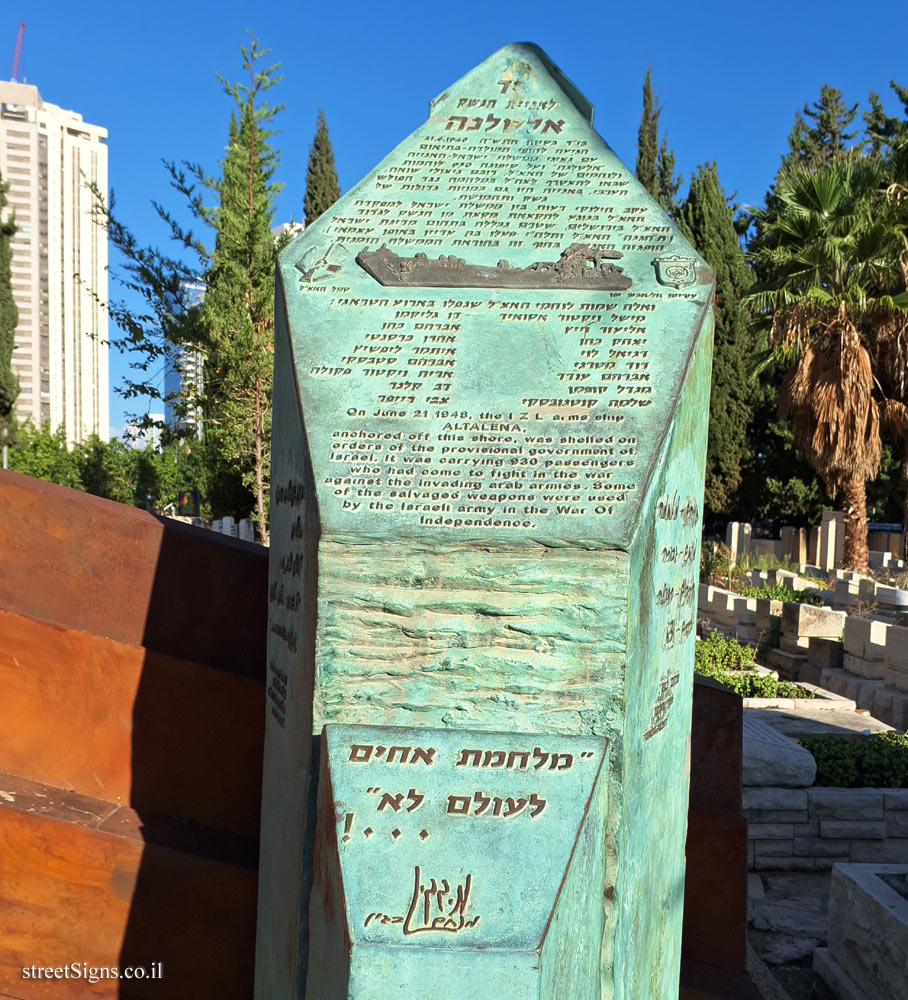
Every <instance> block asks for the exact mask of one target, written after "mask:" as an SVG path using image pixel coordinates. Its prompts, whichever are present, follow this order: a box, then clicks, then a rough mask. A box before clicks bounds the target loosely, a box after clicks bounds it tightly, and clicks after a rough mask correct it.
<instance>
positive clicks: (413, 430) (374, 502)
mask: <svg viewBox="0 0 908 1000" xmlns="http://www.w3.org/2000/svg"><path fill="white" fill-rule="evenodd" d="M380 100H381V96H380V94H376V104H377V105H380ZM592 121H593V109H592V107H591V106H590V104H589V102H587V101H586V99H585V98H584V97H583V96H582V94H580V92H579V91H578V90H577V88H576V87H574V86H573V84H571V83H570V81H569V80H568V79H567V78H566V77H565V76H564V75H563V74H562V73H561V71H560V70H559V69H558V68H557V67H556V66H555V65H554V64H553V63H552V62H551V61H550V60H549V59H548V57H547V56H546V55H545V54H544V53H543V52H542V51H541V50H540V49H538V48H537V47H536V46H533V45H527V44H523V45H512V46H508V47H506V48H504V49H502V50H500V51H499V52H497V53H495V54H494V55H492V56H491V57H490V58H488V59H487V60H486V61H485V62H483V63H482V64H481V65H480V66H478V67H477V68H476V69H474V70H473V71H472V72H470V73H468V74H467V75H466V76H465V77H463V78H462V79H461V80H459V81H458V82H456V83H454V84H452V85H451V86H450V87H449V88H448V90H446V91H445V92H444V93H443V94H441V95H440V96H439V97H437V98H436V99H435V100H434V101H433V102H432V103H431V105H430V110H429V117H428V120H427V121H426V122H425V123H424V124H423V125H422V126H420V127H419V128H418V129H417V130H416V131H415V132H414V133H413V134H412V135H411V136H410V137H409V138H407V139H406V140H405V141H404V142H403V143H402V144H401V145H400V146H399V147H398V148H397V149H396V150H394V151H393V152H392V153H390V154H389V155H388V157H387V158H386V159H385V160H384V161H383V162H382V163H380V164H379V165H378V166H377V167H376V168H375V170H373V171H372V173H370V174H369V175H368V176H367V177H366V178H365V179H364V180H362V181H361V182H360V183H359V184H358V185H357V186H356V187H354V188H353V189H352V190H351V191H349V192H348V193H347V194H346V195H345V196H344V197H343V198H342V199H341V200H340V201H339V202H338V203H337V204H335V205H334V206H333V207H332V208H331V209H330V210H329V211H328V212H326V213H325V214H324V215H323V216H321V217H320V218H319V219H318V220H317V221H316V222H315V223H314V224H313V225H312V226H310V227H309V228H307V229H306V231H305V232H304V233H303V234H301V235H300V236H299V237H298V238H297V239H296V240H295V241H294V242H293V243H292V244H291V245H290V246H289V247H288V248H287V249H286V250H285V251H284V253H283V255H282V257H281V260H280V265H279V268H278V274H277V295H276V330H275V412H274V420H273V428H274V431H273V451H272V499H271V526H272V548H271V569H270V608H271V614H270V623H269V628H270V634H269V662H268V699H269V701H268V712H269V715H268V722H267V729H266V743H265V766H264V786H263V803H262V848H261V861H260V888H259V916H258V936H257V961H256V998H257V1000H297V998H300V997H303V996H306V997H312V998H316V997H317V998H320V1000H321V998H326V1000H327V998H334V997H345V998H349V1000H372V998H377V997H380V996H381V997H385V996H390V995H393V996H400V997H407V998H408V1000H421V998H422V997H427V998H428V997H430V996H431V997H433V998H441V997H443V998H448V997H450V998H451V1000H455V998H456V1000H472V998H474V997H479V996H480V995H482V996H483V997H484V996H485V995H491V996H496V997H499V998H501V1000H504V998H508V1000H510V998H514V1000H517V998H520V1000H522V998H524V997H534V998H535V997H539V998H543V997H545V998H547V1000H554V998H558V1000H566V998H568V997H570V998H572V1000H574V998H586V997H593V996H595V997H601V998H603V1000H639V998H641V997H646V998H647V1000H675V998H676V997H677V995H678V976H679V960H680V938H681V908H682V897H683V886H684V842H685V833H686V815H687V790H688V760H689V734H690V713H691V687H692V670H693V642H694V623H695V612H696V603H695V588H696V581H697V574H698V565H699V548H700V531H701V513H702V511H701V508H702V496H703V471H704V458H705V446H706V429H707V416H708V409H709V378H710V366H711V356H712V298H713V287H714V280H713V275H712V273H711V272H710V271H709V269H708V268H707V267H706V266H705V265H704V264H703V262H702V261H701V260H700V259H699V257H698V256H697V255H696V253H695V252H694V250H693V249H692V248H691V247H690V245H689V244H688V243H687V242H686V241H685V240H684V238H683V237H682V236H681V234H680V233H679V232H678V230H677V229H676V228H675V227H674V226H673V225H672V223H671V221H670V220H669V219H668V218H667V217H666V215H665V214H664V212H662V210H661V209H660V208H659V206H658V205H657V204H656V203H655V202H654V201H653V200H652V199H651V198H650V196H649V195H648V194H647V193H646V192H645V191H644V190H643V189H642V187H641V186H640V185H639V184H638V183H637V182H636V180H635V179H634V178H633V176H632V175H631V174H630V173H629V172H628V171H627V170H626V168H625V167H624V166H623V165H622V164H621V163H620V162H619V161H618V159H617V158H616V157H615V155H614V153H612V151H611V150H610V149H609V147H608V146H607V145H606V143H605V142H604V141H603V140H602V139H601V138H600V136H599V135H598V134H597V133H596V131H594V129H593V127H592ZM360 727H363V728H360ZM319 748H320V750H319ZM379 749H380V750H381V752H379ZM430 749H431V750H434V751H435V753H434V754H432V755H429V754H428V751H429V750H430ZM417 750H419V751H422V752H421V753H419V754H417ZM313 751H316V752H315V753H314V752H313ZM404 751H406V759H404V756H405V755H404ZM536 751H538V752H539V754H540V755H543V754H546V755H549V756H547V757H546V758H545V761H546V763H544V764H543V765H542V766H540V767H539V768H538V769H537V768H536V764H537V763H539V762H540V761H541V760H543V758H542V757H541V756H539V757H534V754H535V753H536ZM527 753H528V754H529V756H530V759H529V763H528V766H527V767H524V766H523V757H522V756H520V755H521V754H527ZM584 754H591V755H592V756H591V757H584V756H583V755H584ZM367 755H368V756H367ZM462 755H467V756H466V757H465V759H464V762H463V763H460V764H459V763H458V761H460V759H461V756H462ZM427 756H431V758H432V760H431V763H428V762H427V761H426V759H425V758H426V757H427ZM568 757H569V758H570V759H571V767H570V768H568V767H565V768H560V767H559V766H557V763H556V765H555V766H554V769H553V766H552V764H551V761H552V760H555V761H557V762H558V763H560V762H561V761H562V760H566V759H567V758H568ZM594 772H595V773H594ZM316 788H317V796H318V810H317V819H316V810H315V808H314V803H315V797H316ZM386 795H387V796H388V797H389V798H388V799H387V800H386V799H385V798H383V797H384V796H386ZM533 795H535V796H536V798H535V799H533V800H532V805H531V796H533ZM477 796H478V797H477ZM452 800H453V801H454V803H455V807H454V808H455V811H454V812H451V811H449V806H450V802H451V801H452ZM524 800H525V802H524ZM543 800H544V801H545V803H546V806H545V809H544V810H542V811H539V812H538V813H534V812H533V810H534V809H538V803H539V802H541V801H543ZM382 803H386V804H385V805H384V808H379V807H380V806H381V805H382ZM417 803H418V804H417ZM395 806H396V808H395ZM457 809H461V810H463V812H462V814H461V813H459V812H457V811H456V810H457ZM480 809H481V811H480ZM600 819H601V822H600ZM367 829H369V830H371V831H372V832H371V833H370V834H368V835H367V833H366V830H367ZM395 831H396V832H397V835H395ZM423 831H425V832H426V833H427V836H426V837H425V838H424V839H420V838H421V834H422V832H423ZM467 876H470V878H469V884H468V881H467ZM556 876H557V877H556ZM556 884H557V885H560V886H561V888H560V890H555V889H554V888H553V887H554V886H556ZM417 918H418V919H419V920H421V921H422V923H421V924H419V926H420V927H422V929H421V930H417V931H416V932H415V933H412V931H413V930H414V929H415V928H416V927H417V923H414V921H416V920H417ZM476 918H479V919H478V921H477V920H476ZM436 921H438V923H436ZM448 921H453V924H452V925H450V926H449V925H448V923H447V922H448ZM461 921H463V923H462V925H461ZM471 921H476V922H472V923H471ZM455 927H456V930H455ZM540 928H543V930H542V931H540ZM594 939H595V946H594V945H593V941H594ZM571 940H573V941H575V942H577V946H576V947H575V948H573V949H572V948H571V947H568V946H566V945H565V942H569V941H571ZM591 949H592V952H594V954H595V960H590V956H591ZM453 969H456V970H457V973H456V975H455V974H454V973H453V972H452V970H453Z"/></svg>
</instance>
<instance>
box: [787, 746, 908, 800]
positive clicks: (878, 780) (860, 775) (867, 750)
mask: <svg viewBox="0 0 908 1000" xmlns="http://www.w3.org/2000/svg"><path fill="white" fill-rule="evenodd" d="M800 744H801V746H802V747H804V748H805V749H807V750H809V751H810V752H811V753H812V754H813V757H814V760H815V761H816V762H817V777H816V784H818V785H831V786H834V787H837V788H903V787H906V786H908V735H901V736H900V735H899V734H898V733H874V734H873V735H872V736H864V737H862V739H861V740H860V742H858V743H852V742H851V741H849V740H844V739H842V738H841V737H839V736H814V737H810V738H809V739H803V740H800Z"/></svg>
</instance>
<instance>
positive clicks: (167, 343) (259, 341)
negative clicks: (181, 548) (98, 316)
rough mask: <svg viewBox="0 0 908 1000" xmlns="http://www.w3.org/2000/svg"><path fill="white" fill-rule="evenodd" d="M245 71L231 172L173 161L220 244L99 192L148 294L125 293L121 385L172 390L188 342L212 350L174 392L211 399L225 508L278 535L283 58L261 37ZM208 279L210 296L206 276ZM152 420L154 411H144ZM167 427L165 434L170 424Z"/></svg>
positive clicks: (206, 438)
mask: <svg viewBox="0 0 908 1000" xmlns="http://www.w3.org/2000/svg"><path fill="white" fill-rule="evenodd" d="M240 51H241V54H242V67H243V70H244V73H245V74H246V81H245V82H243V83H230V82H228V81H227V80H225V79H224V78H223V77H219V78H218V79H219V80H220V82H221V85H222V87H223V89H224V92H225V93H226V94H227V95H228V96H229V97H230V98H231V100H232V102H233V112H232V115H231V119H230V124H229V128H228V137H227V139H228V141H227V147H226V152H225V154H224V157H223V159H222V160H221V163H220V172H219V174H217V175H209V174H208V173H206V171H205V170H204V169H203V168H202V166H201V165H199V164H197V163H189V162H186V161H183V162H182V163H180V164H177V163H174V162H168V161H165V166H166V168H167V171H168V173H169V175H170V182H171V185H172V187H173V188H174V189H175V190H176V191H177V192H178V193H179V194H180V195H181V196H182V199H183V203H184V206H185V208H186V209H187V210H188V212H189V214H190V215H191V216H192V217H193V218H194V219H195V220H196V221H197V222H199V223H201V224H202V225H203V227H204V228H205V229H206V230H207V232H208V233H209V234H210V238H211V241H212V243H213V246H211V247H210V248H209V246H208V245H206V243H205V242H204V240H203V239H201V238H200V237H198V236H197V235H196V234H195V233H194V232H193V231H192V230H191V229H189V228H186V227H184V226H183V225H182V224H181V223H180V222H179V221H178V219H177V217H176V215H175V214H173V213H172V212H170V211H169V210H168V209H166V208H164V207H163V206H162V205H161V204H159V203H157V202H154V203H153V204H154V207H155V209H156V210H157V212H158V215H159V216H160V218H161V219H162V220H163V222H164V223H165V226H166V227H167V230H168V232H169V235H170V237H171V241H172V244H171V245H172V247H173V248H174V249H173V252H172V253H167V252H165V251H162V250H160V249H159V248H157V247H153V246H142V245H140V244H139V243H138V241H137V240H136V239H135V237H134V236H133V234H132V233H131V231H130V230H129V228H128V226H126V225H125V224H124V223H123V222H122V221H121V220H120V219H119V218H118V217H117V215H116V212H115V203H114V200H113V197H112V196H111V199H110V203H109V204H105V201H104V199H103V197H102V193H101V192H96V194H97V195H98V199H97V203H98V212H99V214H100V216H101V218H102V220H103V222H104V223H105V225H106V227H107V231H108V235H109V238H110V241H111V243H112V244H113V245H114V247H115V249H116V250H118V251H119V255H120V265H119V268H118V270H117V272H115V277H116V278H117V279H118V280H119V281H120V284H121V285H122V286H123V287H124V288H125V289H126V290H127V291H128V292H130V293H132V296H133V298H134V297H135V296H138V298H139V300H140V302H141V303H142V306H141V308H139V309H136V308H135V307H134V306H133V305H132V304H131V303H124V302H113V303H111V307H110V315H111V317H112V319H113V320H114V322H115V323H116V325H117V327H118V328H119V330H120V334H119V336H117V337H115V338H113V340H112V342H113V343H114V346H116V347H118V348H119V349H121V350H123V351H125V352H127V353H128V354H129V355H130V357H131V359H132V360H131V361H130V366H131V369H130V375H129V377H128V378H127V379H126V380H125V381H124V384H123V385H122V386H120V387H119V388H118V390H117V391H118V392H120V394H121V395H123V396H124V397H125V398H127V399H131V398H139V397H150V398H151V399H161V400H163V393H162V390H161V381H162V376H163V373H164V370H165V369H166V368H167V367H168V366H174V365H178V364H180V358H181V354H182V353H183V352H185V351H191V350H198V351H200V352H201V353H202V355H203V357H204V359H205V378H204V385H203V386H193V385H190V386H188V387H187V390H186V392H185V393H184V396H183V398H181V399H178V400H169V401H168V402H170V403H171V404H176V409H177V411H178V412H179V411H180V410H181V409H182V410H183V411H184V412H186V411H190V410H193V411H195V410H198V409H199V408H201V411H202V414H203V431H202V434H203V442H202V446H201V447H200V446H199V445H198V444H197V443H196V444H194V445H193V446H192V450H193V453H195V454H201V455H202V456H204V459H205V461H206V462H207V463H208V466H209V468H208V469H207V472H206V476H205V478H206V480H207V484H208V485H207V489H208V490H209V491H210V492H209V493H208V494H207V496H209V497H210V499H211V502H212V505H213V508H212V509H213V513H214V514H215V515H216V516H221V515H222V514H228V513H229V514H231V515H232V516H234V517H244V516H246V515H247V514H249V513H250V510H251V509H253V508H254V515H255V520H256V522H257V526H258V528H259V532H260V534H261V537H262V538H263V539H264V540H266V541H267V538H268V529H267V518H268V481H269V475H270V440H271V434H270V420H271V398H272V369H273V360H274V354H273V314H274V266H275V261H276V256H277V253H278V251H279V249H280V248H281V246H282V244H281V243H280V241H278V242H277V243H276V242H275V240H274V239H273V237H272V234H271V226H272V224H273V217H274V207H275V198H276V196H277V194H278V192H279V190H280V185H279V184H277V183H276V182H275V180H274V175H275V172H276V170H277V167H278V163H279V153H278V152H277V150H276V149H274V148H273V145H272V140H273V137H274V135H275V130H274V121H275V118H276V117H277V115H278V114H279V112H280V111H281V107H280V106H277V107H275V106H270V105H269V104H268V103H267V102H266V100H265V97H264V95H265V92H266V91H267V90H269V89H270V88H271V87H273V86H274V85H275V84H277V83H278V81H279V80H280V77H279V76H278V75H277V70H278V66H277V65H273V66H267V67H265V68H263V66H262V60H263V59H264V58H265V57H266V56H267V54H268V53H267V50H263V49H261V48H260V47H259V44H258V41H257V40H255V39H253V40H252V41H251V43H250V45H249V46H248V47H241V49H240ZM200 287H202V288H204V289H205V295H204V300H203V301H202V303H199V301H198V297H199V288H200ZM137 423H138V426H140V427H145V426H147V425H148V420H147V418H146V419H145V420H141V419H140V420H139V421H137ZM168 433H169V432H168V431H167V429H164V434H165V439H167V435H168Z"/></svg>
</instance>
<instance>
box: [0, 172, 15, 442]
mask: <svg viewBox="0 0 908 1000" xmlns="http://www.w3.org/2000/svg"><path fill="white" fill-rule="evenodd" d="M6 192H7V185H6V184H4V183H3V182H2V180H0V213H2V212H3V209H4V208H5V207H6ZM15 232H16V223H15V220H14V219H13V218H11V217H10V218H8V219H5V220H3V221H0V428H8V427H9V425H10V423H11V422H12V414H13V405H14V403H15V402H16V397H17V396H18V395H19V380H18V379H17V378H16V376H15V375H14V374H13V368H12V359H13V347H14V346H15V335H16V324H17V323H18V322H19V310H18V309H17V308H16V303H15V300H14V299H13V287H12V283H11V273H10V264H11V262H12V247H11V246H10V238H11V237H12V235H13V234H14V233H15Z"/></svg>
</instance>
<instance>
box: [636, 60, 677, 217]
mask: <svg viewBox="0 0 908 1000" xmlns="http://www.w3.org/2000/svg"><path fill="white" fill-rule="evenodd" d="M652 75H653V68H652V66H650V67H649V69H647V71H646V76H645V77H644V80H643V111H642V114H641V116H640V128H639V130H638V132H637V166H636V170H635V173H636V176H637V180H638V181H640V183H641V184H642V185H643V186H644V187H645V188H646V190H647V191H649V193H650V194H651V195H652V196H653V197H654V198H655V199H656V201H658V202H659V204H660V205H661V206H662V207H663V208H664V209H665V211H666V212H668V213H669V215H672V216H674V215H675V214H676V213H677V211H678V201H677V196H678V191H679V190H680V188H681V177H680V176H677V177H676V176H675V154H674V153H673V152H672V151H671V150H670V149H669V148H668V136H666V135H663V137H662V143H661V145H660V143H659V116H660V115H661V114H662V105H661V104H660V103H659V99H658V96H657V95H654V94H653V85H652Z"/></svg>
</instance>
